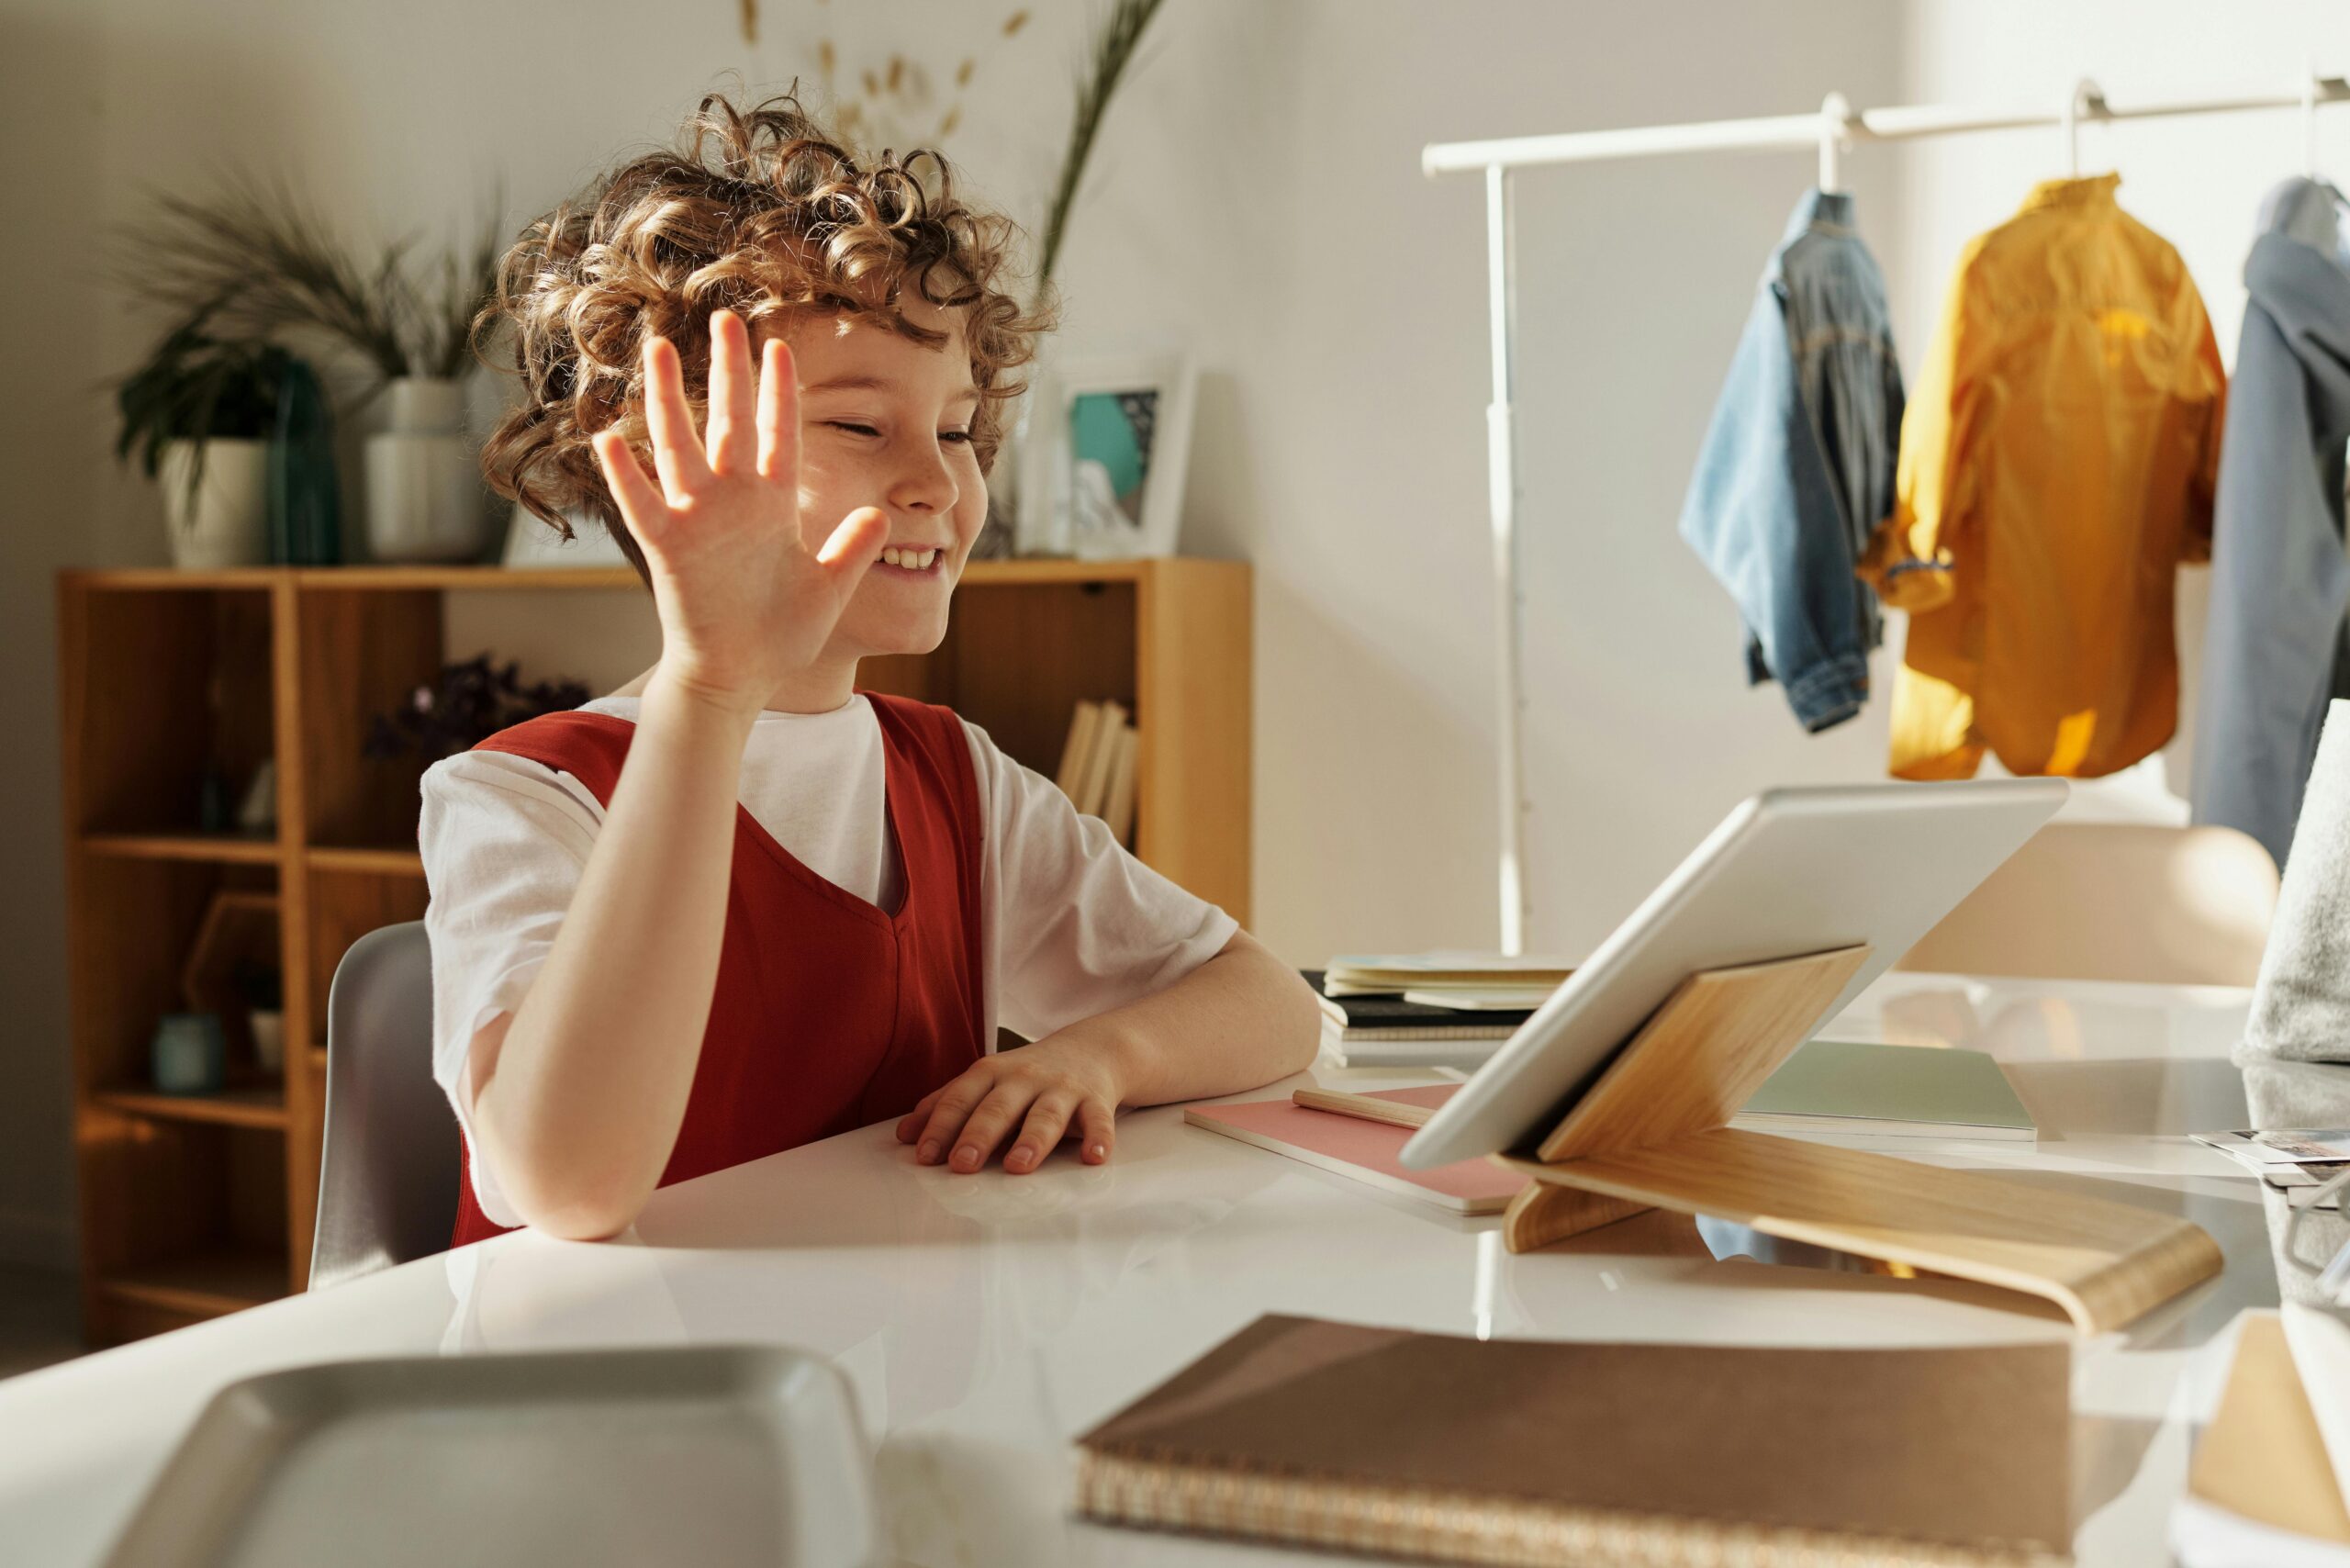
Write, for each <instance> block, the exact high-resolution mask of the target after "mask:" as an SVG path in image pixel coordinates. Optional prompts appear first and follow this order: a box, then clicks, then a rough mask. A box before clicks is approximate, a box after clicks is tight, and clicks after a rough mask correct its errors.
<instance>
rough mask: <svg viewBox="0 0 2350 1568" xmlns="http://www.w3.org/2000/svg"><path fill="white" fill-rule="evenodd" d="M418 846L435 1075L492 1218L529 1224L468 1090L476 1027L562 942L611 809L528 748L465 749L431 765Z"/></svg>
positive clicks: (503, 1009) (516, 998)
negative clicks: (488, 1152) (480, 1136)
mask: <svg viewBox="0 0 2350 1568" xmlns="http://www.w3.org/2000/svg"><path fill="white" fill-rule="evenodd" d="M423 797H424V799H423V812H422V815H421V817H420V820H419V826H418V840H419V846H420V849H421V850H422V852H423V857H424V875H425V880H426V883H427V885H428V886H429V888H430V890H431V903H430V904H428V905H427V906H426V908H425V912H424V931H425V936H426V938H427V940H428V941H429V942H430V944H431V951H432V1078H433V1081H434V1082H436V1083H438V1084H440V1085H441V1088H442V1092H445V1093H446V1094H447V1095H448V1096H449V1104H450V1106H451V1108H452V1109H453V1111H455V1113H456V1115H457V1123H458V1126H460V1127H461V1128H462V1129H463V1130H464V1138H465V1151H466V1154H467V1156H468V1157H469V1159H470V1160H471V1162H472V1170H473V1180H474V1198H475V1201H476V1203H478V1204H480V1205H481V1210H482V1214H483V1215H484V1216H485V1217H487V1219H488V1220H489V1221H490V1222H491V1223H492V1224H495V1225H502V1226H514V1225H520V1223H521V1219H520V1216H519V1215H516V1214H515V1213H514V1212H513V1210H512V1209H511V1208H510V1207H509V1205H508V1204H507V1203H506V1201H505V1197H504V1194H503V1193H501V1192H500V1191H499V1189H498V1180H497V1173H496V1172H495V1171H494V1170H492V1169H491V1167H490V1164H489V1162H488V1161H487V1159H484V1158H483V1156H482V1150H481V1148H480V1146H479V1145H478V1144H477V1143H476V1141H475V1138H474V1129H473V1124H472V1119H471V1117H470V1116H469V1115H468V1114H467V1113H466V1108H465V1095H464V1092H462V1091H463V1084H464V1072H465V1067H466V1056H467V1053H468V1051H469V1050H470V1048H471V1047H472V1045H473V1039H474V1036H475V1035H476V1034H477V1033H479V1032H480V1030H481V1027H482V1025H485V1024H487V1023H489V1022H490V1021H491V1020H492V1019H494V1018H496V1017H497V1016H498V1014H501V1013H510V1012H512V1011H514V1009H515V1008H517V1007H518V1006H520V1004H521V1001H522V997H523V995H524V993H525V992H527V991H529V990H530V987H531V982H532V980H534V979H535V978H536V977H537V975H538V972H539V970H540V969H541V968H543V966H544V965H545V963H546V959H547V955H548V953H549V952H550V951H551V950H552V949H553V947H554V935H555V932H556V931H557V930H558V929H560V928H561V926H562V924H563V917H564V912H565V910H567V909H568V908H569V907H570V905H571V895H572V893H573V891H574V890H576V888H577V887H578V885H579V879H580V876H581V874H582V873H583V872H584V871H585V870H586V869H587V865H588V852H589V851H590V850H591V849H592V848H593V847H594V846H595V842H596V833H597V830H598V829H599V827H600V826H601V824H602V822H603V810H602V808H601V806H600V805H599V804H598V802H597V801H596V798H595V796H594V795H593V794H592V793H591V792H590V791H589V790H588V787H587V786H586V785H585V784H582V783H581V782H580V781H579V780H577V779H576V778H572V777H571V776H570V775H569V774H567V773H562V772H559V771H557V770H555V769H554V768H550V767H545V766H543V765H542V764H540V763H536V762H532V761H531V760H529V759H528V758H526V757H520V756H509V755H507V754H503V753H497V752H465V753H463V754H461V755H459V756H453V757H451V758H449V759H448V760H447V761H444V762H441V763H437V764H435V765H434V766H433V767H432V768H431V770H430V771H428V772H427V773H426V774H425V776H424V785H423Z"/></svg>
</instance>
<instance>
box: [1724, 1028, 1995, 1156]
mask: <svg viewBox="0 0 2350 1568" xmlns="http://www.w3.org/2000/svg"><path fill="white" fill-rule="evenodd" d="M1738 1120H1739V1123H1740V1125H1741V1126H1750V1127H1753V1128H1755V1129H1757V1130H1769V1129H1771V1128H1773V1127H1774V1126H1775V1127H1778V1128H1781V1129H1783V1130H1788V1131H1801V1130H1819V1131H1824V1130H1827V1129H1826V1127H1825V1126H1823V1124H1824V1123H1825V1122H1827V1121H1830V1120H1834V1121H1840V1122H1844V1123H1849V1124H1852V1125H1851V1126H1847V1127H1842V1128H1839V1129H1837V1130H1840V1131H1851V1132H1865V1133H1873V1134H1887V1135H1894V1136H1902V1137H1996V1138H2027V1139H2028V1138H2032V1137H2037V1136H2038V1135H2039V1129H2038V1128H2037V1127H2036V1126H2033V1125H2032V1120H2031V1113H2030V1112H2028V1111H2026V1110H2025V1109H2024V1108H2023V1102H2022V1101H2021V1100H2020V1099H2018V1098H2017V1097H2016V1092H2015V1090H2014V1089H2013V1088H2012V1087H2010V1086H2009V1082H2008V1076H2007V1074H2006V1073H2004V1072H2001V1071H2000V1070H1999V1064H1998V1063H1997V1062H1996V1061H1993V1060H1992V1059H1991V1058H1989V1057H1988V1056H1986V1055H1985V1054H1984V1053H1983V1052H1981V1051H1969V1050H1959V1049H1954V1048H1951V1047H1940V1046H1885V1045H1871V1044H1865V1043H1863V1042H1859V1041H1853V1040H1809V1041H1806V1042H1805V1043H1804V1045H1803V1046H1802V1047H1799V1048H1798V1049H1797V1050H1796V1054H1795V1055H1793V1056H1791V1057H1789V1058H1787V1060H1786V1064H1785V1066H1784V1067H1782V1068H1780V1069H1779V1070H1778V1071H1776V1072H1774V1073H1773V1074H1772V1075H1771V1076H1770V1078H1769V1079H1767V1080H1766V1081H1764V1082H1763V1084H1762V1088H1760V1089H1758V1090H1756V1091H1755V1092H1754V1093H1753V1096H1752V1097H1751V1099H1749V1100H1748V1101H1747V1102H1746V1103H1745V1104H1744V1105H1743V1106H1741V1107H1740V1110H1739V1114H1738Z"/></svg>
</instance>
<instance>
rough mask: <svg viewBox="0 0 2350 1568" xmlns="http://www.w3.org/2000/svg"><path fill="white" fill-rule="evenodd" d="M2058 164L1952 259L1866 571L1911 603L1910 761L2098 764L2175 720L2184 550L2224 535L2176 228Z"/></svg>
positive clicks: (2193, 315)
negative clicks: (2128, 207)
mask: <svg viewBox="0 0 2350 1568" xmlns="http://www.w3.org/2000/svg"><path fill="white" fill-rule="evenodd" d="M2119 184H2121V176H2120V175H2117V174H2104V175H2100V176H2098V177H2097V178H2094V179H2086V180H2051V181H2048V182H2046V183H2045V184H2042V185H2038V186H2036V187H2034V189H2033V190H2032V192H2031V196H2028V197H2027V198H2025V201H2024V204H2023V208H2022V210H2021V211H2020V212H2018V213H2017V214H2016V216H2015V217H2013V218H2009V220H2008V221H2007V222H2005V223H2003V224H2001V225H2000V226H1999V227H1998V228H1997V229H1994V230H1991V231H1990V232H1989V233H1987V234H1985V235H1982V236H1980V237H1979V238H1977V239H1976V240H1975V241H1974V242H1973V243H1972V244H1970V245H1969V246H1968V247H1967V249H1966V252H1965V254H1964V255H1963V256H1962V257H1961V258H1960V260H1959V266H1958V275H1957V276H1956V277H1955V278H1954V279H1953V280H1952V283H1951V288H1950V295H1949V298H1948V300H1947V302H1946V303H1945V305H1944V307H1943V311H1942V328H1941V330H1940V331H1939V333H1938V334H1937V335H1936V338H1935V341H1934V345H1933V348H1932V351H1931V353H1930V357H1929V358H1928V360H1927V362H1926V366H1925V373H1924V375H1923V376H1922V377H1921V378H1920V381H1919V385H1918V386H1915V387H1914V388H1912V391H1911V398H1910V402H1909V408H1908V415H1907V417H1906V419H1905V420H1904V421H1903V423H1902V427H1901V457H1900V464H1899V468H1898V472H1897V476H1896V479H1895V492H1896V496H1895V502H1894V513H1893V516H1892V517H1890V518H1888V519H1886V521H1885V522H1884V523H1883V524H1882V525H1880V526H1879V528H1878V529H1877V532H1876V534H1875V536H1874V539H1873V540H1872V541H1871V543H1870V547H1869V550H1868V552H1867V554H1866V556H1865V558H1864V559H1863V562H1862V564H1861V568H1860V570H1861V575H1862V576H1863V577H1865V578H1867V579H1868V580H1869V581H1870V582H1872V583H1873V584H1874V585H1875V586H1876V588H1877V591H1878V593H1879V594H1880V595H1881V596H1882V597H1883V598H1884V599H1885V602H1886V603H1887V604H1888V605H1891V606H1893V607H1894V608H1896V609H1899V610H1908V611H1909V612H1910V615H1909V636H1908V646H1907V648H1906V650H1905V651H1904V653H1903V655H1902V667H1901V669H1900V671H1899V672H1898V674H1897V677H1896V678H1895V684H1894V689H1893V753H1892V759H1891V767H1892V771H1893V773H1894V774H1895V775H1896V776H1897V777H1898V778H1969V777H1971V776H1972V775H1973V774H1974V772H1975V766H1976V765H1977V764H1978V763H1979V762H1980V761H1981V760H1982V757H1983V753H1984V750H1985V748H1986V747H1988V748H1989V750H1990V751H1991V752H1992V753H1993V754H1994V755H1995V756H1997V757H1998V759H1999V761H2000V763H2001V764H2002V765H2003V766H2005V767H2007V768H2008V769H2009V771H2010V772H2013V773H2054V774H2065V775H2069V776H2072V777H2076V778H2088V777H2093V776H2095V775H2098V774H2102V773H2110V772H2113V771H2114V770H2115V769H2117V768H2121V767H2128V766H2130V764H2132V763H2133V762H2136V761H2137V760H2139V759H2140V758H2141V757H2143V756H2147V755H2148V754H2149V753H2151V752H2154V751H2155V750H2157V749H2159V748H2160V747H2161V745H2163V743H2164V742H2165V741H2166V740H2168V739H2169V738H2170V734H2171V731H2172V729H2173V728H2174V727H2175V726H2176V724H2177V709H2178V659H2177V651H2176V648H2175V646H2174V644H2173V642H2172V635H2171V616H2172V610H2171V599H2172V588H2173V585H2174V583H2175V580H2176V578H2177V567H2178V564H2179V562H2181V561H2182V560H2187V561H2199V560H2205V559H2208V558H2209V557H2210V547H2211V495H2212V489H2213V486H2214V484H2215V482H2216V480H2217V477H2218V473H2219V456H2220V429H2221V404H2222V400H2223V398H2224V397H2225V376H2224V374H2223V372H2222V371H2221V366H2220V351H2219V345H2218V344H2217V343H2216V342H2213V340H2212V336H2211V324H2210V319H2208V318H2207V317H2206V316H2205V315H2204V313H2203V300H2202V297H2201V296H2199V295H2198V294H2197V293H2196V291H2195V284H2194V281H2193V280H2192V279H2190V278H2189V277H2188V275H2187V268H2186V266H2185V265H2184V264H2183V263H2181V262H2180V260H2179V257H2178V252H2176V251H2174V250H2172V249H2171V248H2170V246H2169V245H2168V244H2166V243H2165V242H2164V241H2163V240H2162V239H2161V238H2160V237H2158V236H2157V235H2155V234H2154V231H2153V230H2149V229H2148V228H2146V226H2145V225H2143V224H2142V223H2140V222H2139V221H2138V220H2137V219H2135V218H2132V217H2131V216H2130V215H2129V214H2128V213H2126V212H2123V211H2122V210H2121V207H2119V206H2117V205H2115V202H2114V199H2113V189H2114V187H2115V186H2116V185H2119Z"/></svg>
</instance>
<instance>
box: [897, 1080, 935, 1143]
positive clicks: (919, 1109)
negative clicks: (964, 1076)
mask: <svg viewBox="0 0 2350 1568" xmlns="http://www.w3.org/2000/svg"><path fill="white" fill-rule="evenodd" d="M945 1092H946V1085H945V1084H943V1083H942V1084H940V1085H939V1086H938V1087H937V1088H935V1089H934V1090H932V1091H931V1092H929V1093H927V1094H925V1095H923V1097H922V1098H921V1099H919V1100H917V1101H915V1102H914V1108H913V1109H912V1110H911V1111H908V1112H907V1113H906V1114H904V1115H902V1116H901V1117H899V1118H898V1141H899V1142H900V1143H912V1142H913V1141H914V1135H915V1134H917V1133H919V1132H921V1131H922V1127H923V1123H924V1122H927V1121H929V1120H930V1111H931V1107H932V1106H934V1105H935V1104H937V1103H938V1097H939V1096H940V1095H941V1094H943V1093H945Z"/></svg>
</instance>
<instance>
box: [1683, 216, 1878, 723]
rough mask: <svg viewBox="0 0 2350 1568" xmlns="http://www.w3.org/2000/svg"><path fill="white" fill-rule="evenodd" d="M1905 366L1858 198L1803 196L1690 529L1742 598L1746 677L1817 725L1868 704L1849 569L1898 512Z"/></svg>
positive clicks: (1867, 636)
mask: <svg viewBox="0 0 2350 1568" xmlns="http://www.w3.org/2000/svg"><path fill="white" fill-rule="evenodd" d="M1901 408H1902V392H1901V366H1900V364H1899V363H1898V361H1897V360H1896V358H1895V357H1894V352H1893V323H1892V318H1891V315H1890V312H1889V311H1888V310H1887V308H1886V300H1885V278H1884V276H1883V274H1880V273H1879V272H1878V271H1877V265H1876V259H1875V258H1874V256H1871V255H1870V254H1869V252H1868V247H1866V246H1865V245H1863V244H1862V243H1861V237H1860V234H1859V232H1858V231H1857V230H1855V229H1854V228H1853V226H1852V197H1851V196H1848V195H1844V194H1841V193H1838V194H1834V195H1830V194H1827V193H1824V192H1821V191H1817V190H1815V191H1809V192H1807V193H1805V196H1804V197H1803V199H1802V200H1801V201H1800V202H1798V203H1797V204H1796V210H1795V216H1794V217H1793V218H1791V219H1789V221H1788V224H1787V231H1786V236H1785V239H1783V240H1782V241H1780V243H1779V248H1778V250H1777V251H1776V252H1774V253H1773V254H1772V257H1771V263H1770V265H1769V266H1768V267H1767V268H1766V269H1765V270H1764V272H1763V274H1762V285H1761V286H1760V287H1758V288H1757V289H1756V291H1755V296H1754V308H1753V310H1752V312H1751V314H1750V315H1749V316H1748V317H1747V321H1746V331H1745V335H1744V336H1742V337H1741V338H1740V340H1739V344H1738V354H1737V357H1736V358H1735V359H1733V360H1732V361H1731V362H1730V368H1729V381H1728V382H1727V383H1726V384H1725V385H1724V386H1723V387H1722V394H1721V400H1720V401H1719V402H1718V404H1716V405H1715V408H1714V420H1713V424H1712V427H1711V428H1710V429H1709V430H1707V432H1706V445H1705V450H1704V451H1703V452H1702V453H1701V454H1699V455H1698V458H1697V472H1696V474H1695V476H1693V477H1692V478H1691V480H1690V482H1689V496H1688V499H1687V500H1686V501H1684V503H1683V505H1682V509H1681V536H1682V537H1683V538H1684V539H1685V540H1687V541H1688V542H1689V544H1690V546H1691V548H1693V549H1695V551H1696V552H1697V554H1698V555H1699V556H1701V557H1702V558H1703V559H1704V560H1705V563H1706V565H1707V567H1709V568H1710V569H1711V570H1712V572H1713V574H1714V576H1715V577H1717V578H1718V579H1719V580H1720V582H1721V585H1722V586H1723V587H1724V588H1728V589H1729V594H1730V597H1731V598H1732V599H1735V600H1737V602H1738V610H1739V615H1740V618H1741V619H1742V620H1743V621H1744V622H1745V624H1746V633H1747V648H1746V656H1747V678H1748V679H1749V680H1750V681H1751V682H1756V683H1759V682H1761V681H1764V680H1769V679H1772V678H1776V679H1777V680H1778V682H1779V684H1780V686H1781V687H1782V688H1783V689H1785V692H1786V697H1787V705H1788V706H1789V707H1791V708H1793V709H1794V710H1795V714H1796V719H1798V720H1799V721H1801V722H1802V724H1803V727H1804V728H1805V729H1806V730H1807V731H1811V732H1813V733H1815V734H1816V733H1817V732H1818V731H1821V730H1824V729H1827V728H1829V727H1830V726H1831V725H1834V724H1839V723H1841V722H1843V721H1845V720H1846V719H1849V718H1851V717H1852V715H1853V714H1855V713H1857V712H1859V711H1860V708H1861V703H1862V702H1863V700H1865V699H1866V698H1867V696H1868V690H1869V666H1868V654H1869V650H1870V649H1872V648H1874V647H1875V646H1876V645H1877V644H1878V643H1879V642H1880V641H1881V640H1882V639H1883V635H1884V627H1883V622H1882V621H1881V619H1880V617H1879V614H1878V610H1877V606H1876V598H1875V596H1874V594H1873V593H1871V592H1870V591H1869V589H1868V588H1867V586H1866V585H1865V584H1863V582H1861V581H1860V579H1859V578H1857V577H1854V576H1853V567H1854V566H1855V565H1856V563H1857V562H1858V561H1859V559H1860V556H1861V553H1862V551H1863V549H1865V548H1866V546H1867V543H1868V539H1869V534H1870V532H1871V531H1872V530H1874V528H1875V526H1876V524H1877V523H1878V521H1880V520H1882V519H1883V518H1884V517H1885V516H1886V513H1887V512H1888V511H1890V510H1892V505H1893V479H1894V465H1895V460H1896V458H1897V454H1898V453H1899V450H1900V432H1901Z"/></svg>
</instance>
